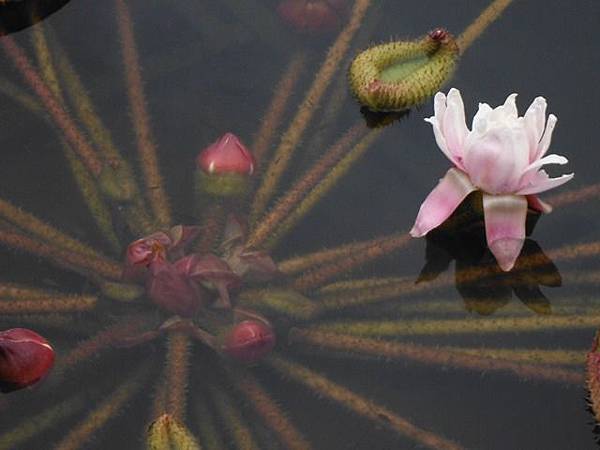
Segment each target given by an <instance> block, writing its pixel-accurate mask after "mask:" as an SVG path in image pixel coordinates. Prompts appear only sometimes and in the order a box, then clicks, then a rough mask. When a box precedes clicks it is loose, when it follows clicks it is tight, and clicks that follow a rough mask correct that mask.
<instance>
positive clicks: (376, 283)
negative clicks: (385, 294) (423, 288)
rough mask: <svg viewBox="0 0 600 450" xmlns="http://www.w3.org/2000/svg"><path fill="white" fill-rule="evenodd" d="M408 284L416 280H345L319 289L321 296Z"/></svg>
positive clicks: (398, 278)
mask: <svg viewBox="0 0 600 450" xmlns="http://www.w3.org/2000/svg"><path fill="white" fill-rule="evenodd" d="M406 282H412V283H414V280H413V279H412V277H373V278H361V279H357V280H343V281H336V282H333V283H329V284H327V285H325V286H323V287H322V288H320V289H319V294H335V293H347V291H355V290H363V289H374V288H380V287H386V286H390V285H395V284H398V283H406Z"/></svg>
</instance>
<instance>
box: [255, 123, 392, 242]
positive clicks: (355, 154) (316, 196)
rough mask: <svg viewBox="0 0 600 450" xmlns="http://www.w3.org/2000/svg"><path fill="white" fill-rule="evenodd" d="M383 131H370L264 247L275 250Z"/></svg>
mask: <svg viewBox="0 0 600 450" xmlns="http://www.w3.org/2000/svg"><path fill="white" fill-rule="evenodd" d="M380 134H381V130H379V129H377V130H370V131H369V132H368V133H367V134H366V135H365V136H364V137H363V138H362V139H361V140H359V141H358V143H357V144H356V145H354V147H352V149H351V150H350V151H349V152H348V153H347V154H346V155H345V156H344V157H343V158H342V159H341V160H340V161H339V162H338V163H337V164H336V165H335V166H333V167H332V169H331V170H330V171H329V173H328V174H327V175H326V176H325V177H324V178H323V179H322V180H321V182H319V183H318V184H317V185H316V186H315V187H314V188H313V189H311V191H310V192H309V193H308V194H307V195H306V197H304V199H303V200H302V201H301V202H300V203H299V204H298V206H297V207H296V208H295V209H294V210H293V211H291V212H290V213H289V214H288V215H287V216H286V218H285V220H283V222H281V224H280V225H279V226H278V227H277V228H275V230H273V233H271V235H270V236H269V238H268V240H267V241H266V243H265V245H264V247H266V248H269V249H270V248H273V247H275V246H276V245H277V243H278V242H279V241H280V240H281V238H282V237H284V236H285V235H286V234H287V233H289V232H290V231H291V230H292V229H293V228H294V227H295V226H296V225H297V224H298V222H299V221H300V220H301V219H303V218H304V216H306V215H307V214H308V213H309V212H310V211H311V210H312V209H313V207H314V206H315V205H316V204H317V203H318V202H319V201H320V200H321V199H322V198H323V197H324V196H325V195H326V194H327V193H328V192H329V191H330V190H331V189H332V188H333V187H334V186H335V185H336V184H337V183H338V181H340V179H341V178H342V177H343V176H344V175H346V173H347V172H348V171H349V170H350V168H351V167H352V166H353V165H354V163H356V161H358V160H359V159H360V158H361V157H362V156H363V155H364V153H365V152H366V151H367V150H368V149H369V147H370V146H371V144H373V142H375V140H376V139H377V138H378V137H379V136H380Z"/></svg>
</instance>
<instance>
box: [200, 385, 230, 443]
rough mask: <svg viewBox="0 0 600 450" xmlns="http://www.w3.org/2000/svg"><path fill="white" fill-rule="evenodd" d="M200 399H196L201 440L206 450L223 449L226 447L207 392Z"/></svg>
mask: <svg viewBox="0 0 600 450" xmlns="http://www.w3.org/2000/svg"><path fill="white" fill-rule="evenodd" d="M203 394H204V397H203V398H202V399H201V400H200V401H194V407H195V409H196V421H197V423H198V429H199V431H200V442H202V448H203V449H204V450H222V449H223V448H225V447H226V446H225V444H224V442H223V439H222V438H221V436H220V434H219V432H218V430H217V426H216V424H215V422H214V413H213V412H212V411H211V410H210V408H209V405H208V399H207V396H206V394H205V393H203Z"/></svg>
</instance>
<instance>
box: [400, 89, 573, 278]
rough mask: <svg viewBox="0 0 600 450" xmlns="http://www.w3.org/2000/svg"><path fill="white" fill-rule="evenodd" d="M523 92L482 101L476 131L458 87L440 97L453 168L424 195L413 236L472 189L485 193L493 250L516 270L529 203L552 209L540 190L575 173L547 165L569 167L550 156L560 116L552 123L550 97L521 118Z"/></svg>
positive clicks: (437, 130)
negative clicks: (555, 171)
mask: <svg viewBox="0 0 600 450" xmlns="http://www.w3.org/2000/svg"><path fill="white" fill-rule="evenodd" d="M516 97H517V94H511V95H509V96H508V97H507V99H506V101H505V102H504V104H503V105H501V106H498V107H497V108H495V109H492V108H491V107H490V106H489V105H488V104H487V103H480V104H479V111H478V112H477V114H475V117H474V118H473V126H472V130H470V131H469V129H468V128H467V125H466V123H465V107H464V105H463V101H462V97H461V95H460V92H459V91H458V90H457V89H450V92H449V93H448V97H447V98H446V96H445V95H444V94H443V93H441V92H438V93H437V94H436V96H435V100H434V102H435V115H434V116H432V117H430V118H429V119H425V120H426V121H428V122H430V123H431V125H433V132H434V134H435V139H436V141H437V144H438V146H439V147H440V149H441V150H442V152H443V153H444V155H446V157H447V158H448V159H449V160H450V161H451V162H452V164H454V167H453V168H452V169H450V170H448V172H447V173H446V175H445V176H444V178H443V179H442V180H441V181H440V183H439V184H438V185H437V186H436V187H435V189H434V190H433V191H432V192H431V194H429V196H428V197H427V198H426V199H425V201H424V202H423V204H422V205H421V208H420V209H419V214H418V215H417V219H416V221H415V225H414V226H413V228H412V230H411V232H410V233H411V235H412V236H414V237H421V236H424V235H426V234H427V233H428V232H429V231H431V230H432V229H433V228H435V227H437V226H439V225H440V224H441V223H442V222H443V221H445V220H446V219H447V218H448V217H449V216H450V214H452V212H454V210H455V209H456V208H457V207H458V205H459V204H460V203H462V201H463V200H464V199H465V198H466V196H467V195H469V194H470V193H471V192H473V191H476V190H481V191H482V192H483V197H482V203H483V214H484V217H485V231H486V233H485V234H486V238H487V243H488V247H489V248H490V250H491V251H492V253H493V254H494V256H495V257H496V260H497V261H498V264H499V265H500V267H501V268H502V270H506V271H508V270H510V269H512V268H513V266H514V264H515V261H516V260H517V257H518V256H519V253H521V248H522V247H523V242H525V219H526V216H527V206H528V205H529V206H530V207H532V208H534V209H536V210H538V211H540V212H550V211H551V208H550V207H549V206H548V205H546V204H545V203H543V202H542V201H541V200H539V198H538V197H537V194H539V193H541V192H545V191H548V190H550V189H553V188H555V187H558V186H560V185H562V184H564V183H566V182H567V181H569V180H570V179H572V178H573V174H569V175H562V176H560V177H558V178H550V176H549V175H548V174H547V173H546V171H545V170H543V169H542V167H543V166H544V165H546V164H566V163H567V162H568V160H567V158H565V157H564V156H559V155H548V156H546V152H547V151H548V148H549V147H550V141H551V139H552V132H553V130H554V127H555V125H556V121H557V119H556V116H555V115H554V114H550V116H549V117H548V121H547V122H546V120H545V119H546V100H545V99H544V98H543V97H537V98H536V99H535V100H534V101H533V103H532V104H531V106H530V107H529V109H528V110H527V112H526V113H525V116H523V117H518V113H517V105H516V103H515V101H516Z"/></svg>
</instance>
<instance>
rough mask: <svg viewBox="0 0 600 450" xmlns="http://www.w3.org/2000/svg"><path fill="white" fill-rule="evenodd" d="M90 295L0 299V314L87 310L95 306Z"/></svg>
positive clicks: (94, 300)
mask: <svg viewBox="0 0 600 450" xmlns="http://www.w3.org/2000/svg"><path fill="white" fill-rule="evenodd" d="M97 301H98V298H97V297H94V296H92V295H60V296H56V295H55V296H51V297H44V298H35V297H34V298H30V299H27V298H20V299H16V300H0V314H36V313H49V312H51V313H53V312H56V313H72V312H81V311H89V310H91V309H94V308H95V307H96V303H97Z"/></svg>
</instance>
